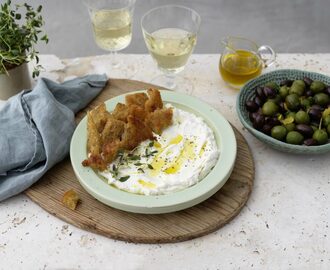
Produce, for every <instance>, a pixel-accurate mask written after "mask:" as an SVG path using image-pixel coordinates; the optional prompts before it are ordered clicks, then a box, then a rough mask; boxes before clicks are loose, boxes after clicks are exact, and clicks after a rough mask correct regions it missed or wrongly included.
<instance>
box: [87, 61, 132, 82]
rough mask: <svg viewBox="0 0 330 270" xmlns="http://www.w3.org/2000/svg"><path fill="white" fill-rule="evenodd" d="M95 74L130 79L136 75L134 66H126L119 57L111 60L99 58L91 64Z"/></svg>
mask: <svg viewBox="0 0 330 270" xmlns="http://www.w3.org/2000/svg"><path fill="white" fill-rule="evenodd" d="M91 65H92V66H93V67H94V71H95V72H96V73H100V74H101V73H105V74H106V75H107V76H108V77H109V78H116V79H130V78H132V77H134V75H135V74H136V73H137V67H136V65H135V64H129V65H127V64H126V63H124V62H123V61H122V60H121V59H120V56H119V57H116V59H113V58H112V57H108V56H100V57H98V58H97V59H96V60H94V61H92V62H91Z"/></svg>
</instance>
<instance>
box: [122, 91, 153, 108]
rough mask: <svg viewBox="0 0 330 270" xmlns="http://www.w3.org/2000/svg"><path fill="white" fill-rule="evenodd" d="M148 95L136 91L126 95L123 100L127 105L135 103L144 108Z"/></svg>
mask: <svg viewBox="0 0 330 270" xmlns="http://www.w3.org/2000/svg"><path fill="white" fill-rule="evenodd" d="M147 100H148V96H147V94H146V93H136V94H131V95H126V97H125V101H126V105H127V106H131V105H137V106H139V107H141V108H144V105H145V103H146V101H147Z"/></svg>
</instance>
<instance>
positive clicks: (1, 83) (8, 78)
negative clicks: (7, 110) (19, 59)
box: [0, 63, 31, 100]
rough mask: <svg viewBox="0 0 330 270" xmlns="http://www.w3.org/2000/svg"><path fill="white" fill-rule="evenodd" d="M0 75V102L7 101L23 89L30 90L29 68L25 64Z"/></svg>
mask: <svg viewBox="0 0 330 270" xmlns="http://www.w3.org/2000/svg"><path fill="white" fill-rule="evenodd" d="M8 73H9V74H8V75H7V74H0V100H7V99H8V98H10V97H11V96H14V95H16V94H17V93H19V92H20V91H22V90H24V89H30V88H31V80H30V73H29V68H28V65H27V64H26V63H24V64H22V65H20V66H18V67H16V68H13V69H11V70H9V71H8Z"/></svg>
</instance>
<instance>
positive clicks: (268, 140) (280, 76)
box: [236, 69, 330, 154]
mask: <svg viewBox="0 0 330 270" xmlns="http://www.w3.org/2000/svg"><path fill="white" fill-rule="evenodd" d="M304 77H309V78H311V79H312V80H319V81H322V82H324V83H325V84H327V85H330V77H329V76H326V75H323V74H320V73H316V72H309V71H303V70H297V69H280V70H276V71H272V72H268V73H265V74H263V75H261V76H259V77H257V78H256V79H253V80H250V81H249V82H248V83H247V84H245V85H244V86H243V88H242V89H241V90H240V92H239V94H238V97H237V103H236V110H237V114H238V117H239V119H240V121H241V123H242V124H243V126H244V127H245V128H246V129H247V130H248V131H249V132H250V133H251V134H252V135H253V136H255V137H256V138H257V139H259V140H260V141H262V142H264V143H265V144H267V145H269V146H270V147H272V148H274V149H276V150H279V151H282V152H287V153H292V154H322V153H326V152H330V143H329V142H328V143H327V144H324V145H317V146H305V145H293V144H288V143H285V142H281V141H278V140H276V139H274V138H272V137H271V136H268V135H266V134H264V133H262V132H261V131H258V130H256V129H255V128H253V126H252V123H251V121H250V119H249V113H248V111H247V110H246V108H245V102H246V101H247V100H250V99H252V98H253V97H254V96H255V89H256V87H257V86H262V85H265V84H266V83H268V82H271V81H274V82H276V83H278V84H279V83H280V82H281V81H283V80H286V79H290V80H299V79H300V80H301V79H303V78H304Z"/></svg>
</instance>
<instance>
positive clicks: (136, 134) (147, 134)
mask: <svg viewBox="0 0 330 270" xmlns="http://www.w3.org/2000/svg"><path fill="white" fill-rule="evenodd" d="M153 138H154V136H153V134H152V130H151V129H150V128H149V127H148V126H146V125H145V124H144V122H142V121H141V120H139V119H138V118H135V117H133V116H129V117H128V123H127V124H126V126H125V131H124V133H123V136H122V147H123V149H126V150H133V149H134V148H135V147H137V146H138V145H139V144H140V143H141V142H143V141H144V140H147V139H149V140H152V139H153Z"/></svg>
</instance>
